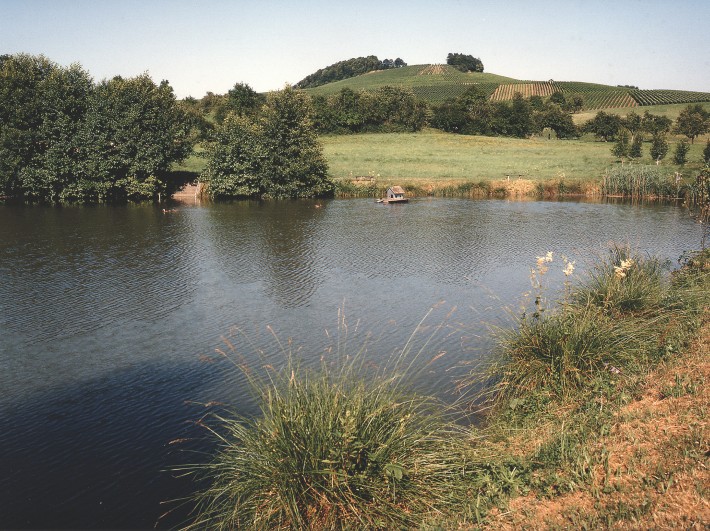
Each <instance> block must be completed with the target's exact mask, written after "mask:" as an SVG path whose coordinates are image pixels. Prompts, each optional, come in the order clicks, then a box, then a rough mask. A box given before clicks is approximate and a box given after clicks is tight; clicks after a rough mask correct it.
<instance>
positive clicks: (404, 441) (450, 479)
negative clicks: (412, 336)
mask: <svg viewBox="0 0 710 531" xmlns="http://www.w3.org/2000/svg"><path fill="white" fill-rule="evenodd" d="M420 353H421V352H420ZM352 354H353V355H351V357H348V356H346V355H345V353H342V356H340V357H336V359H335V360H327V361H323V362H322V363H321V366H320V368H318V369H306V368H303V367H300V366H299V365H298V364H297V363H296V362H295V361H294V359H293V357H292V356H291V354H290V353H289V354H288V356H287V360H288V362H287V363H286V365H285V367H283V368H282V369H281V370H278V371H270V372H268V373H267V374H266V375H265V376H262V377H259V376H257V375H255V373H254V372H252V370H250V369H249V368H247V367H243V366H240V370H242V371H243V372H244V374H245V375H246V376H247V378H248V379H249V381H250V382H251V385H252V389H253V392H254V394H255V396H256V397H257V400H258V405H259V408H260V413H259V415H257V416H256V417H255V418H243V417H240V416H238V415H229V416H225V415H217V416H215V417H213V418H212V419H211V421H208V424H209V429H210V431H211V433H212V434H213V435H214V436H215V437H216V439H217V441H218V443H219V447H220V448H219V452H218V453H217V455H216V457H215V459H214V460H213V461H212V462H210V463H201V464H197V465H192V466H187V467H185V468H184V470H186V471H187V472H188V473H191V474H195V475H196V476H197V477H198V478H202V479H204V480H205V481H206V482H207V484H208V487H207V488H206V489H205V490H204V491H202V492H200V493H198V494H197V495H196V500H197V513H196V516H195V518H194V521H193V522H192V524H191V525H189V526H188V527H189V528H196V529H204V528H219V529H235V528H247V529H285V528H291V529H337V528H349V527H356V528H363V529H394V528H397V529H402V528H411V527H414V526H417V525H421V524H422V523H423V521H424V520H425V519H426V518H430V517H431V516H432V515H448V516H452V514H453V511H458V510H460V509H461V507H462V506H465V505H466V496H467V486H468V485H469V483H467V482H466V481H465V480H466V476H467V475H468V474H470V473H471V470H470V467H469V465H468V459H467V456H466V455H467V450H468V448H469V439H468V432H467V431H466V430H464V429H463V428H462V427H460V426H459V425H458V424H457V423H456V420H457V418H458V417H457V416H456V414H455V413H454V411H453V409H452V408H450V407H449V406H446V405H445V404H443V403H441V402H439V401H438V400H436V399H434V398H432V397H428V396H422V395H417V394H415V393H412V392H410V391H409V390H408V389H407V387H406V386H405V385H403V380H405V379H406V378H409V377H410V376H411V374H410V371H409V367H411V366H412V363H413V362H414V359H415V358H416V355H413V356H414V357H413V358H411V359H410V358H409V357H408V356H409V354H410V353H409V351H408V349H407V347H405V348H404V349H403V353H402V354H401V355H400V356H398V357H395V359H394V360H393V361H392V363H391V364H387V367H386V368H383V369H380V370H375V369H371V368H368V367H369V366H368V365H367V364H366V363H365V360H364V357H363V356H364V349H363V350H362V351H361V352H360V353H352Z"/></svg>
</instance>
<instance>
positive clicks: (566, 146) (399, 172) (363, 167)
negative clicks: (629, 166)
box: [321, 129, 704, 185]
mask: <svg viewBox="0 0 710 531" xmlns="http://www.w3.org/2000/svg"><path fill="white" fill-rule="evenodd" d="M321 141H322V142H323V145H324V151H325V155H326V159H327V160H328V164H329V166H330V174H331V175H332V176H333V177H334V178H336V179H342V178H350V177H355V176H366V175H373V176H376V177H377V176H379V179H381V180H387V181H395V180H397V181H402V182H410V183H412V184H414V185H416V184H417V183H419V184H420V185H421V184H424V183H434V184H440V183H444V182H446V181H451V180H463V181H473V182H479V181H481V180H487V181H490V180H500V179H506V177H507V176H510V178H511V180H514V179H517V178H518V177H519V176H521V177H523V178H525V179H531V180H533V181H548V180H556V181H559V180H560V179H565V180H568V181H584V182H590V181H593V182H594V183H597V184H601V181H602V178H603V176H604V175H605V174H606V172H607V169H608V168H610V167H613V166H616V165H618V162H617V159H616V158H615V157H614V156H613V155H612V154H611V147H612V145H611V144H610V143H607V142H596V141H592V140H590V139H582V140H559V141H558V140H547V139H546V138H543V137H536V138H530V139H515V138H505V137H481V136H465V135H454V134H449V133H443V132H440V131H436V130H433V129H432V130H424V131H422V132H420V133H391V134H363V135H345V136H326V137H322V138H321ZM703 147H704V141H702V140H701V141H696V142H695V144H694V145H693V146H691V151H690V154H689V157H688V160H689V161H691V162H690V163H689V164H687V165H686V169H685V173H684V174H685V175H690V174H691V172H692V171H694V170H693V168H698V169H699V168H700V166H701V165H700V162H694V161H699V160H700V157H701V153H702V149H703ZM639 163H640V164H652V163H653V161H651V157H650V155H649V148H648V145H644V156H643V157H642V158H641V159H640V160H639ZM660 168H661V169H662V171H665V172H667V173H669V174H673V172H674V171H677V170H681V171H684V169H683V168H680V167H676V166H673V165H671V164H669V162H668V161H663V162H662V164H661V166H660Z"/></svg>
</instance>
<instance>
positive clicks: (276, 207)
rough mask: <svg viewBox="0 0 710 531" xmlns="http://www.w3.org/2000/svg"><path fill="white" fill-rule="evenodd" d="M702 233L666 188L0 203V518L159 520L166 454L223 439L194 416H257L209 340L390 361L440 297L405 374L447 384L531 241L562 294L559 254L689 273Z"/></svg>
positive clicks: (178, 456)
mask: <svg viewBox="0 0 710 531" xmlns="http://www.w3.org/2000/svg"><path fill="white" fill-rule="evenodd" d="M700 238H701V227H700V226H699V225H698V224H696V223H695V222H694V221H693V220H692V218H691V217H690V216H689V214H688V211H687V210H685V209H683V208H681V207H678V206H676V205H672V204H643V205H639V204H633V205H632V204H628V203H623V202H616V203H615V202H603V201H550V202H543V201H529V202H525V201H522V202H517V201H503V200H501V201H497V200H481V201H473V200H463V199H461V200H459V199H419V200H414V201H412V202H410V203H409V204H407V205H381V204H376V203H374V202H373V201H372V200H365V199H354V200H331V201H320V202H319V201H285V202H265V203H259V202H236V203H225V204H204V205H195V206H189V205H177V206H175V210H174V211H172V212H167V213H164V212H163V211H162V208H159V207H156V206H153V205H140V206H122V207H110V206H86V207H61V208H60V207H56V208H54V207H16V206H0V362H1V363H2V372H1V373H0V389H1V390H2V393H0V449H1V450H2V451H1V452H0V470H2V474H0V527H2V528H8V527H10V528H22V527H25V528H28V527H31V528H37V527H53V528H56V527H60V528H96V527H114V528H115V527H124V528H149V527H153V525H154V524H155V522H156V521H157V520H158V518H159V517H160V515H161V514H163V513H164V512H166V511H168V510H170V509H171V508H174V506H173V505H165V504H161V502H163V501H166V500H170V499H175V498H178V497H181V496H185V495H186V494H188V493H189V492H190V491H191V489H192V488H193V485H192V484H191V483H190V481H189V480H188V479H185V478H176V477H175V474H172V473H170V472H169V471H167V470H169V469H170V468H171V467H174V466H176V465H178V464H180V463H186V462H194V461H196V460H204V459H206V456H205V455H204V454H203V453H200V452H203V451H205V450H209V449H210V448H211V443H210V442H208V441H206V440H205V436H206V434H205V433H204V430H203V429H201V428H199V427H197V426H196V425H195V424H194V421H195V420H196V419H199V418H200V417H201V416H203V415H204V414H205V412H207V411H210V410H211V408H209V407H206V404H208V403H209V402H219V403H223V404H229V405H231V406H233V407H234V408H235V409H236V410H238V411H240V412H242V413H244V414H250V413H253V412H254V404H253V403H252V400H251V395H250V393H249V390H248V387H247V386H246V385H245V382H244V378H243V377H242V376H241V375H240V373H239V372H238V371H237V370H236V369H235V368H234V367H233V365H232V364H231V363H230V362H229V361H228V360H227V359H225V358H224V356H222V355H221V354H220V353H219V352H218V351H217V349H219V350H222V351H223V352H227V353H229V354H230V356H237V357H239V358H240V359H243V360H245V361H246V362H247V363H248V364H249V365H250V366H253V367H255V368H258V367H261V366H263V365H266V364H270V365H273V366H278V365H279V364H282V363H283V360H284V358H285V357H286V355H287V351H288V350H289V349H290V350H291V351H293V352H294V355H295V356H296V357H298V358H299V359H301V360H302V361H303V364H305V365H317V364H318V363H320V360H321V359H325V360H329V359H330V358H333V357H337V356H338V355H340V354H343V353H347V352H354V351H356V350H358V349H359V347H360V346H361V345H363V344H364V343H365V342H366V340H367V344H368V347H367V356H369V357H370V358H371V359H372V360H373V362H374V363H384V362H385V361H386V360H387V359H388V357H389V356H391V355H392V353H393V352H396V351H397V350H398V349H401V348H402V347H403V346H404V345H405V344H406V343H407V340H408V338H409V337H410V335H412V333H413V332H414V331H415V329H417V325H418V323H420V321H421V320H422V319H423V318H424V317H425V315H426V314H427V313H428V312H431V313H430V315H429V316H428V317H427V318H426V320H425V322H424V324H423V325H422V326H421V327H420V328H419V331H418V332H417V334H415V338H414V341H413V350H414V351H417V349H419V348H420V347H421V346H422V345H424V343H425V342H426V341H427V338H429V337H430V335H431V334H432V333H433V332H434V331H435V330H438V331H436V333H435V335H434V337H433V339H432V340H431V341H430V342H429V343H428V344H427V345H426V350H425V352H423V357H422V360H429V359H431V358H432V357H434V356H435V355H437V356H438V355H441V356H440V357H439V358H438V359H437V361H436V363H432V364H430V365H426V366H425V367H422V368H421V370H420V371H418V372H417V375H416V376H415V377H413V381H412V382H411V385H412V386H413V387H415V388H417V389H419V390H421V391H423V392H427V393H435V394H437V395H439V396H441V397H442V398H444V399H445V400H454V399H456V396H455V394H454V392H453V388H454V382H455V380H456V379H457V378H458V377H460V376H461V375H463V374H465V372H466V371H467V370H469V369H468V368H467V366H466V365H465V363H466V362H475V361H476V360H477V359H482V358H484V357H485V356H486V353H487V352H488V351H489V349H490V346H491V342H490V339H489V337H490V335H489V334H490V332H489V329H490V327H491V326H496V325H506V324H507V323H509V322H510V311H513V312H515V311H516V309H517V308H519V306H520V304H521V300H522V296H523V293H524V292H526V291H529V290H530V280H529V274H530V268H531V267H533V266H534V264H535V258H536V256H540V255H543V254H545V253H546V252H548V251H552V252H553V253H554V256H555V260H554V262H553V263H552V264H551V265H552V267H551V271H550V273H549V276H548V277H547V279H546V282H548V283H549V288H548V289H549V295H550V297H554V296H555V294H557V293H559V290H560V289H561V283H562V281H563V280H564V276H563V275H562V273H561V270H562V267H563V266H564V263H563V261H562V259H561V257H562V256H563V255H564V256H566V257H568V259H569V260H574V261H575V263H576V267H577V269H576V271H575V275H581V274H583V272H584V270H585V267H587V266H588V265H589V263H590V261H592V260H594V258H595V257H596V256H600V255H603V254H604V252H605V249H607V247H608V244H609V243H610V242H620V243H628V244H630V245H631V246H632V247H633V248H634V249H637V250H638V251H640V252H643V253H649V254H651V255H655V256H659V257H661V258H664V259H668V260H669V261H670V263H671V266H675V267H677V259H678V257H679V256H680V255H681V253H682V252H683V251H686V250H688V249H695V248H697V247H699V243H700ZM506 308H508V310H506ZM452 310H454V311H453V312H452ZM339 316H344V321H345V325H342V324H341V325H340V326H339V320H340V317H339ZM346 336H347V345H346V346H344V347H343V346H341V348H340V351H339V352H340V354H339V353H338V352H337V348H336V346H337V344H338V341H340V344H341V345H342V344H343V343H346V342H345V341H344V338H345V337H346ZM339 338H340V339H339ZM368 338H369V339H368ZM225 339H226V340H228V341H229V342H230V343H231V344H232V345H233V346H234V347H235V348H236V352H231V351H228V350H227V349H226V347H225V341H224V340H225ZM422 365H424V364H423V362H422ZM177 439H187V440H186V441H182V442H180V443H174V441H175V440H177ZM184 517H185V509H184V508H175V509H174V510H173V512H171V513H170V514H168V515H167V516H165V517H164V518H163V519H162V520H160V523H159V526H160V527H170V526H175V525H177V524H179V523H180V521H182V519H183V518H184Z"/></svg>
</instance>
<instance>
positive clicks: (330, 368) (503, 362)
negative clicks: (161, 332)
mask: <svg viewBox="0 0 710 531" xmlns="http://www.w3.org/2000/svg"><path fill="white" fill-rule="evenodd" d="M558 266H559V267H563V268H564V269H565V271H566V273H569V274H570V276H569V277H568V278H569V281H568V283H567V285H566V289H565V292H564V296H563V298H562V299H561V300H560V301H557V302H556V303H554V304H547V303H545V302H544V301H545V297H544V289H543V286H544V277H545V274H546V273H547V271H548V270H549V269H550V268H552V267H558ZM532 281H533V290H532V292H531V302H530V304H529V307H528V310H527V312H526V313H525V314H523V315H522V316H517V317H516V321H517V324H516V325H515V326H514V327H512V328H510V329H506V330H501V331H500V333H499V334H498V341H497V345H498V346H497V348H496V350H495V352H494V353H493V356H492V357H491V363H490V364H489V365H488V366H487V367H485V368H483V369H482V370H477V371H475V372H472V374H471V377H470V379H469V380H468V381H467V382H462V383H461V385H462V386H464V387H466V385H474V384H476V383H478V382H480V381H481V380H484V381H485V382H487V386H486V388H485V389H487V391H486V392H483V393H482V394H479V395H478V396H477V397H476V398H475V399H474V400H473V402H474V403H475V404H476V407H484V408H485V410H486V411H487V416H486V418H487V420H486V422H485V424H484V425H483V426H479V427H469V428H462V427H461V425H460V424H457V423H456V420H457V418H459V417H460V416H461V413H457V412H456V410H455V409H453V408H451V407H449V406H445V405H443V404H441V403H439V402H437V401H436V400H434V399H432V398H430V397H422V396H417V395H416V394H413V393H411V392H410V391H409V390H408V389H407V385H406V382H407V378H408V375H409V374H408V373H409V372H410V371H411V367H412V366H413V364H412V362H413V361H415V359H418V360H419V362H420V363H425V362H426V358H425V356H427V353H426V352H425V351H424V350H423V351H420V352H418V353H409V352H408V350H407V348H406V347H405V348H404V349H403V352H404V354H403V355H402V356H401V357H398V358H396V359H395V360H394V361H392V362H391V363H389V364H386V366H385V367H380V368H373V367H370V366H369V365H368V364H365V363H364V362H363V359H362V358H361V357H360V356H357V355H356V356H354V358H353V357H351V358H345V359H346V362H345V363H344V364H342V365H339V364H335V365H332V364H329V363H328V364H326V363H324V364H323V365H322V366H321V368H320V369H319V370H315V371H310V370H309V371H307V370H303V369H301V368H299V367H298V366H297V364H294V363H293V361H292V360H291V361H290V362H289V363H288V364H287V365H286V367H285V368H284V369H283V370H281V371H273V372H272V371H269V372H268V373H267V374H266V376H265V377H263V378H261V379H260V378H258V377H255V376H254V375H253V373H252V372H251V371H250V370H249V369H248V368H243V370H245V374H247V376H248V377H249V379H250V380H251V381H252V384H253V385H254V389H255V391H256V395H257V397H258V398H259V400H260V404H261V414H260V415H259V416H258V417H257V418H254V419H243V418H239V417H230V416H221V417H218V418H215V419H213V421H212V423H211V424H210V426H211V428H210V429H211V430H212V432H213V433H214V434H215V436H216V437H217V438H218V441H219V443H220V447H221V449H220V452H219V454H218V456H217V457H216V459H215V460H214V461H212V462H211V463H209V464H201V465H195V466H193V467H188V470H189V471H190V472H193V473H196V474H198V475H200V476H201V477H203V478H204V479H205V480H206V481H207V483H208V487H207V488H206V489H205V490H204V491H202V492H201V493H200V494H199V495H198V500H199V503H200V505H199V513H198V514H197V516H196V518H195V521H194V525H195V527H199V528H203V527H230V528H233V527H240V526H242V527H249V528H263V529H267V528H286V527H290V528H308V529H324V528H325V529H331V528H333V529H335V528H352V527H356V528H357V527H365V528H382V529H385V528H393V527H396V528H429V529H441V528H462V529H474V528H491V529H498V528H501V527H503V528H506V527H507V528H519V527H521V526H522V527H526V526H527V527H530V528H556V527H574V528H580V529H585V528H586V529H591V528H608V527H612V526H622V527H624V526H626V527H633V528H647V527H654V526H660V527H665V526H667V525H670V524H677V523H680V524H682V525H683V526H684V527H689V528H692V526H694V525H695V526H699V527H698V528H702V526H703V525H707V524H708V523H710V514H708V505H707V494H708V491H707V485H708V479H710V477H709V474H708V469H707V459H708V456H707V451H708V435H710V434H709V433H708V422H707V411H708V406H709V405H710V404H709V403H708V392H707V390H706V388H707V386H706V385H705V384H706V382H707V378H708V376H710V373H709V367H708V357H707V345H708V335H709V331H710V328H709V323H708V321H705V326H704V327H703V328H701V326H702V325H703V319H704V318H707V317H708V315H707V309H708V302H709V298H710V252H708V251H706V252H704V253H702V254H696V255H693V257H692V258H691V259H689V260H688V261H687V264H686V267H685V268H684V269H683V270H682V271H680V272H677V273H674V274H672V275H670V274H669V273H668V272H667V271H666V270H665V267H664V265H663V264H661V263H659V262H657V261H655V260H653V259H650V258H648V257H643V256H638V255H634V254H633V253H630V252H629V251H628V250H627V249H625V248H613V249H612V250H611V251H610V253H609V254H608V256H606V257H602V258H601V259H599V260H598V261H597V262H595V265H594V267H592V268H591V269H590V273H589V275H588V276H586V277H584V278H580V279H578V280H574V264H570V263H569V262H567V261H564V260H563V261H558V260H556V259H555V258H554V257H553V255H552V254H551V253H550V254H548V255H545V256H541V257H540V258H539V259H538V263H537V265H536V268H535V269H534V272H533V276H532ZM699 331H700V332H699ZM289 359H290V358H289Z"/></svg>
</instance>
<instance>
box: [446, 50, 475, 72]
mask: <svg viewBox="0 0 710 531" xmlns="http://www.w3.org/2000/svg"><path fill="white" fill-rule="evenodd" d="M446 64H447V65H450V66H453V67H454V68H455V69H457V70H460V71H461V72H483V63H482V62H481V60H480V59H478V58H477V57H474V56H472V55H465V54H462V53H450V54H448V55H447V56H446Z"/></svg>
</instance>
